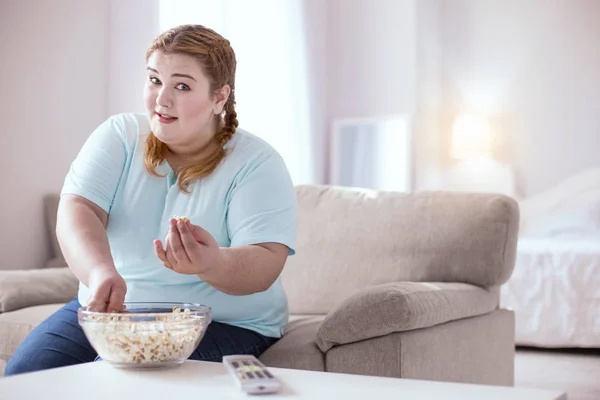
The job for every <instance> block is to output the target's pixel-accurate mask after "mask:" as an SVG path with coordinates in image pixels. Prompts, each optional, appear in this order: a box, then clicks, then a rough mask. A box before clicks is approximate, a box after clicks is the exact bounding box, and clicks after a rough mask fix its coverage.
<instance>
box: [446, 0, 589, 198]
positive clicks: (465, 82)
mask: <svg viewBox="0 0 600 400" xmlns="http://www.w3.org/2000/svg"><path fill="white" fill-rule="evenodd" d="M441 4H442V14H441V15H442V27H441V29H442V35H441V40H442V48H443V104H444V112H445V115H443V116H442V129H441V133H442V136H441V141H442V142H441V146H442V148H446V147H447V140H448V133H449V123H450V122H451V117H452V116H453V115H456V114H457V113H459V112H475V113H479V114H484V115H491V116H492V122H493V124H494V125H495V127H496V128H497V129H498V130H499V132H500V134H501V135H502V136H503V138H504V139H505V148H504V150H503V153H501V156H503V157H504V158H505V159H507V160H508V161H509V162H511V163H512V164H513V165H514V166H515V168H516V170H517V179H518V181H519V182H520V185H519V186H520V187H519V189H520V190H519V191H520V193H521V194H522V195H531V194H534V193H537V192H540V191H543V190H545V189H547V188H549V187H551V186H552V185H554V184H556V183H558V182H559V181H560V180H561V179H564V178H565V177H567V176H569V175H571V174H573V173H575V172H577V171H579V170H581V169H583V168H586V167H589V166H592V165H599V164H600V157H599V156H598V154H599V153H598V149H600V43H599V40H598V39H599V38H600V2H599V1H596V0H570V1H563V0H529V1H521V0H505V1H502V2H499V1H496V0H477V1H475V0H452V1H450V0H445V1H444V0H442V2H441Z"/></svg>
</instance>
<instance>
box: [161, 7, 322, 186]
mask: <svg viewBox="0 0 600 400" xmlns="http://www.w3.org/2000/svg"><path fill="white" fill-rule="evenodd" d="M159 4H160V11H159V16H160V17H159V21H160V29H161V31H164V30H166V29H168V28H171V27H173V26H177V25H181V24H188V23H193V24H202V25H205V26H207V27H209V28H211V29H214V30H215V31H217V32H218V33H220V34H222V35H223V36H224V37H226V38H227V39H228V40H229V41H230V42H231V44H232V46H233V49H234V50H235V52H236V57H237V61H238V64H237V75H236V101H237V111H238V119H239V121H240V128H243V129H245V130H247V131H250V132H252V133H253V134H255V135H257V136H259V137H261V138H263V139H264V140H266V141H267V142H268V143H270V144H271V145H272V146H273V147H274V148H275V149H276V150H277V151H278V152H279V153H280V154H281V155H282V157H283V158H284V160H285V162H286V164H287V167H288V169H289V171H290V174H291V176H292V179H293V181H294V183H295V184H302V183H314V182H315V179H316V171H315V170H314V169H315V160H314V158H315V154H314V152H313V151H312V150H311V149H313V148H314V146H313V143H312V141H313V140H314V136H313V135H312V134H311V105H310V101H309V93H308V90H309V82H308V80H309V77H308V63H309V60H308V56H307V54H308V49H307V43H306V37H307V35H306V32H305V28H306V27H305V22H304V21H305V18H304V6H303V1H302V0H286V1H281V0H253V1H247V0H161V1H160V3H159Z"/></svg>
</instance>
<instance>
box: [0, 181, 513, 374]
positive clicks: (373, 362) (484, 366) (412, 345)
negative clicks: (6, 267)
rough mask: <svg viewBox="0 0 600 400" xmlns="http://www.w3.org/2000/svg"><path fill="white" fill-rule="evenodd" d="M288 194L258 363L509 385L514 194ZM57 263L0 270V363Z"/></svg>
mask: <svg viewBox="0 0 600 400" xmlns="http://www.w3.org/2000/svg"><path fill="white" fill-rule="evenodd" d="M297 195H298V207H299V218H298V243H297V254H296V255H295V256H294V257H291V258H290V259H289V260H288V263H287V264H286V267H285V270H284V272H283V282H284V285H285V288H286V291H287V294H288V298H289V306H290V313H291V319H290V324H289V325H288V328H287V330H286V333H285V335H284V337H283V338H282V339H281V340H280V341H279V342H278V343H276V344H275V345H274V346H272V347H271V348H270V349H268V350H267V351H266V352H265V353H264V354H263V355H262V357H261V359H262V360H263V362H264V363H265V364H267V365H268V366H275V367H285V368H298V369H309V370H317V371H332V372H342V373H351V374H367V375H379V376H393V377H402V378H413V379H425V380H439V381H455V382H469V383H481V384H493V385H512V384H513V361H514V315H513V313H512V312H511V311H509V310H504V309H499V307H498V304H499V286H500V285H502V284H503V283H504V282H506V281H507V280H508V278H509V277H510V275H511V273H512V269H513V267H514V263H515V254H516V242H517V234H518V223H519V215H518V206H517V203H516V202H515V201H513V200H512V199H510V198H508V197H505V196H502V195H492V194H458V193H446V192H423V193H415V194H400V193H389V192H388V193H384V192H374V191H364V190H359V189H349V188H334V187H326V186H300V187H298V188H297ZM55 202H56V200H54V203H53V202H52V201H50V202H49V205H48V210H49V211H48V216H49V226H52V224H53V219H52V217H53V216H54V215H53V214H54V212H53V211H52V210H53V207H55ZM53 245H54V246H53V248H54V250H55V252H57V254H55V255H56V256H57V257H58V258H60V254H59V252H60V250H59V249H58V248H57V247H55V246H56V243H55V241H54V239H53ZM59 264H60V262H57V261H56V260H55V261H54V265H53V266H54V268H45V269H40V270H34V271H12V272H6V271H5V272H0V274H2V275H1V279H0V307H2V308H0V310H2V311H4V313H2V314H0V371H1V370H2V369H3V367H4V365H1V364H2V363H3V362H2V360H5V361H6V360H7V359H8V358H9V357H10V355H11V354H12V352H13V351H14V349H15V348H16V346H17V345H18V344H19V343H20V341H21V340H22V339H23V338H24V337H25V335H27V333H29V332H30V331H31V329H33V327H34V326H35V325H36V324H38V323H39V322H40V321H41V320H42V319H43V318H45V317H46V316H47V315H49V314H50V313H51V312H53V311H54V310H56V309H57V308H58V307H60V306H61V304H60V303H63V302H66V301H67V300H69V299H70V298H72V296H73V295H75V293H76V287H77V282H76V280H75V278H74V277H73V275H72V274H71V273H70V271H69V269H68V268H61V267H56V265H59Z"/></svg>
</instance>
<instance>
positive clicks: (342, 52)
mask: <svg viewBox="0 0 600 400" xmlns="http://www.w3.org/2000/svg"><path fill="white" fill-rule="evenodd" d="M416 4H417V1H415V0H371V1H364V0H329V1H327V18H326V21H327V30H326V36H325V42H326V48H325V51H326V53H327V56H326V62H327V65H326V69H327V75H326V76H327V82H326V84H325V85H324V87H323V91H322V92H324V93H325V96H326V98H327V103H326V109H327V111H326V115H327V118H326V124H327V134H328V135H327V138H326V139H325V144H324V147H325V149H327V150H328V149H329V146H330V143H329V140H328V137H329V135H330V134H331V123H332V122H333V121H334V120H335V119H342V118H365V117H367V118H369V117H382V116H383V117H385V116H392V115H394V116H396V115H403V114H409V115H411V114H413V113H414V112H415V109H416V76H417V47H416V46H417V42H416V38H417V31H416V13H417V10H416V7H417V5H416ZM325 162H326V163H327V162H329V159H328V158H327V159H326V160H325Z"/></svg>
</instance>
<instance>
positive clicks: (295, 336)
mask: <svg viewBox="0 0 600 400" xmlns="http://www.w3.org/2000/svg"><path fill="white" fill-rule="evenodd" d="M324 317H325V316H316V315H306V316H291V317H290V322H289V323H288V326H287V327H286V329H285V332H284V335H283V337H282V338H281V339H279V341H277V343H275V344H274V345H273V346H271V347H269V348H268V349H267V351H265V352H264V353H263V354H262V355H261V356H260V360H261V361H262V362H263V364H265V365H266V366H269V367H279V368H294V369H304V370H311V371H325V356H324V354H323V353H322V352H321V351H320V350H319V348H318V347H317V344H316V343H315V337H316V332H317V329H318V328H319V325H320V324H321V321H322V320H323V318H324Z"/></svg>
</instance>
